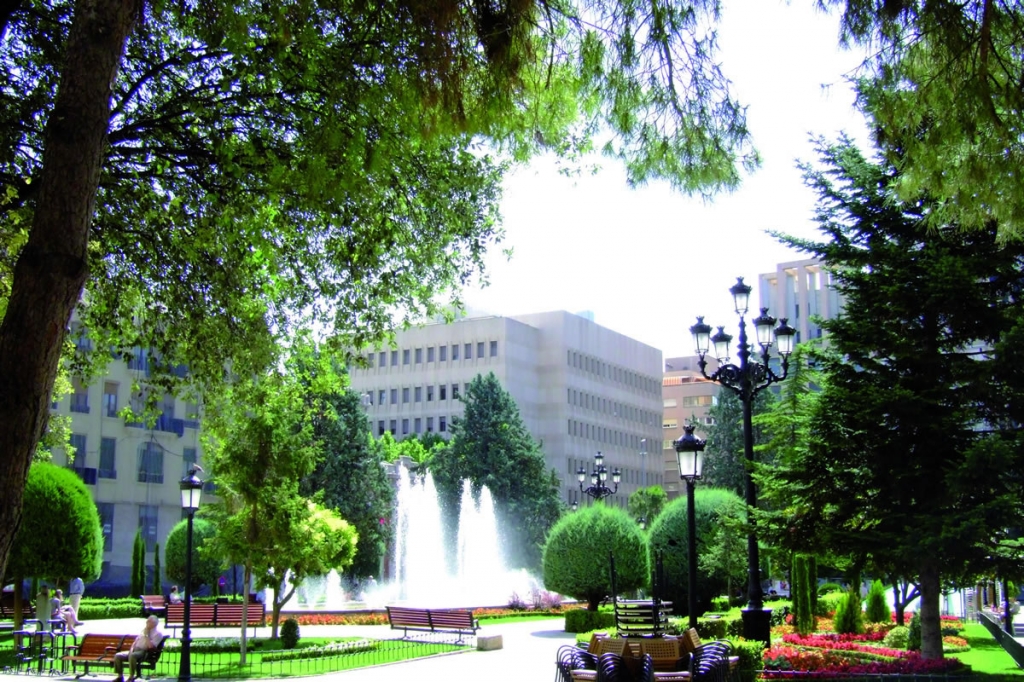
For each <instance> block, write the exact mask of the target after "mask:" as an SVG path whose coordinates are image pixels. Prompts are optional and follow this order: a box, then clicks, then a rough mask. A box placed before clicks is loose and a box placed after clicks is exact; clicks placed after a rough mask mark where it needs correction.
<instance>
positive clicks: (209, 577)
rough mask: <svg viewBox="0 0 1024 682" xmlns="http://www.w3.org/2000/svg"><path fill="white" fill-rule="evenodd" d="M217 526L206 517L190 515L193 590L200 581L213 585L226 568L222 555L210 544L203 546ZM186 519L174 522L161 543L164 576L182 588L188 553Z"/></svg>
mask: <svg viewBox="0 0 1024 682" xmlns="http://www.w3.org/2000/svg"><path fill="white" fill-rule="evenodd" d="M216 532H217V530H216V528H215V527H214V525H213V523H211V522H210V521H209V520H208V519H204V518H202V517H197V518H194V519H192V592H193V594H194V593H195V591H196V590H198V589H199V588H200V587H201V586H203V585H215V584H216V583H217V577H218V576H220V573H221V571H222V570H224V568H225V563H224V559H223V558H222V557H221V556H218V555H217V553H216V552H214V551H211V547H209V546H206V542H207V540H208V539H210V538H212V537H213V536H214V535H216ZM187 543H188V519H182V520H181V521H178V523H176V524H174V528H172V529H171V532H170V533H168V534H167V540H166V542H165V543H164V566H165V571H166V573H167V578H168V579H169V580H171V581H172V582H175V583H177V584H178V585H180V586H181V588H182V589H183V590H184V588H185V582H186V581H185V561H186V560H187V558H188V553H187V552H186V551H185V549H186V548H185V545H186V544H187Z"/></svg>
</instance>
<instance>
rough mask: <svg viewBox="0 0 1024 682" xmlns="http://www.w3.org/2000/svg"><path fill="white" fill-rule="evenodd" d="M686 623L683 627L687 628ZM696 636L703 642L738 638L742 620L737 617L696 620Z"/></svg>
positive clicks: (741, 628)
mask: <svg viewBox="0 0 1024 682" xmlns="http://www.w3.org/2000/svg"><path fill="white" fill-rule="evenodd" d="M687 622H688V621H686V622H684V623H683V626H684V627H685V626H687ZM697 634H698V635H700V638H701V639H702V640H704V641H711V640H717V639H726V638H727V637H739V636H740V635H742V634H743V619H742V618H741V617H740V616H738V615H733V616H726V617H725V618H698V619H697Z"/></svg>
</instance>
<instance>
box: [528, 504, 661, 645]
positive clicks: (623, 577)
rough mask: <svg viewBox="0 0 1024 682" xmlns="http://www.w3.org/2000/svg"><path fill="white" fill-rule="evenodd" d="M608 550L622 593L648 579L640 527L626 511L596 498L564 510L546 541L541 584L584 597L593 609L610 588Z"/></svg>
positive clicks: (567, 593)
mask: <svg viewBox="0 0 1024 682" xmlns="http://www.w3.org/2000/svg"><path fill="white" fill-rule="evenodd" d="M659 518H660V517H659ZM609 555H612V556H614V557H615V571H616V581H617V582H616V585H615V586H616V588H617V589H618V590H619V592H620V594H621V593H625V592H632V591H634V590H636V589H638V588H641V587H645V586H646V585H647V581H648V576H649V575H650V567H649V565H648V563H647V545H646V543H645V542H644V535H643V531H641V530H640V527H639V526H638V525H637V524H636V522H635V521H634V520H633V519H632V518H630V516H629V515H628V514H627V513H626V512H625V511H623V510H622V509H618V508H616V507H606V506H605V505H603V504H595V505H593V506H591V507H586V508H584V509H580V510H579V511H576V512H573V513H572V514H566V515H565V516H563V517H562V518H561V519H560V520H559V521H558V523H556V524H555V525H554V527H553V528H552V529H551V532H550V534H549V535H548V540H547V544H546V545H545V546H544V561H543V565H544V587H545V589H548V590H553V591H555V592H559V593H561V594H565V595H569V596H570V597H573V598H575V599H579V600H580V601H585V602H587V605H588V609H589V610H590V611H596V610H597V605H598V604H599V603H600V602H601V600H602V599H604V598H605V597H606V596H608V595H609V594H610V593H611V589H612V586H611V577H610V571H609V566H610V564H609ZM588 629H591V630H592V629H593V628H588Z"/></svg>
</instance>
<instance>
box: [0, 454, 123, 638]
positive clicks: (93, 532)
mask: <svg viewBox="0 0 1024 682" xmlns="http://www.w3.org/2000/svg"><path fill="white" fill-rule="evenodd" d="M102 564H103V528H102V527H101V526H100V516H99V512H98V511H96V504H95V503H94V502H93V501H92V496H91V495H90V494H89V491H88V489H87V488H86V487H85V484H84V483H82V480H81V479H80V478H79V477H78V476H77V475H76V474H75V472H74V471H72V470H71V469H65V468H63V467H59V466H56V465H54V464H50V463H49V462H36V463H35V464H33V465H32V468H31V469H29V473H28V481H26V483H25V522H24V524H22V527H21V530H20V531H18V536H17V541H16V542H15V544H14V552H13V553H12V554H11V559H10V561H9V562H8V564H7V572H6V573H5V574H4V575H5V576H6V578H4V580H3V584H5V585H6V584H8V583H11V582H13V583H14V584H15V585H17V586H19V588H18V589H16V590H14V598H15V600H16V602H17V603H16V604H15V609H14V613H15V618H16V619H17V620H16V622H15V629H20V627H19V626H20V624H21V620H20V618H21V603H20V602H21V589H20V586H21V584H22V582H23V581H24V579H25V578H27V577H37V578H43V579H46V580H49V581H51V582H53V583H55V584H63V583H66V582H67V581H68V580H70V579H71V578H72V577H74V576H79V577H81V578H82V580H84V581H86V582H91V581H93V580H96V579H97V578H99V577H100V570H101V568H102Z"/></svg>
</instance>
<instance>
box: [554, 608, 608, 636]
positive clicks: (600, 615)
mask: <svg viewBox="0 0 1024 682" xmlns="http://www.w3.org/2000/svg"><path fill="white" fill-rule="evenodd" d="M614 626H615V614H614V613H611V612H610V611H587V610H586V609H573V610H572V611H566V612H565V631H566V632H590V631H591V630H603V629H604V628H610V627H614Z"/></svg>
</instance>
